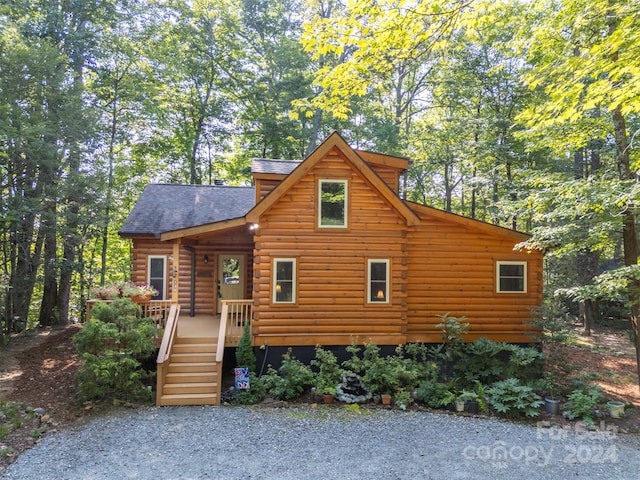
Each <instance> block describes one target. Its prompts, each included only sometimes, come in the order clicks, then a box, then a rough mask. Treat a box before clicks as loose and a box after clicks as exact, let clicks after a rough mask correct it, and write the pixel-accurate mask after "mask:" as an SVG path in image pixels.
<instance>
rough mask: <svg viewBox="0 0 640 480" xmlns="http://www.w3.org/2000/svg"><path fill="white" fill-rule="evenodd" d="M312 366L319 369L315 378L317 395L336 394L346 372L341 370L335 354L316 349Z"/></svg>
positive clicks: (318, 347)
mask: <svg viewBox="0 0 640 480" xmlns="http://www.w3.org/2000/svg"><path fill="white" fill-rule="evenodd" d="M311 365H312V366H314V367H317V368H318V373H317V374H316V376H315V386H316V393H317V394H320V395H322V394H329V393H330V394H335V393H336V387H337V386H338V384H339V383H340V382H341V381H342V377H343V376H344V375H345V373H346V372H345V371H344V370H343V369H342V368H340V365H339V364H338V360H337V359H336V356H335V355H334V354H333V352H330V351H329V350H325V349H323V348H322V347H320V346H317V347H316V358H315V359H314V360H311Z"/></svg>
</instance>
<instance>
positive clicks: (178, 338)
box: [173, 335, 218, 347]
mask: <svg viewBox="0 0 640 480" xmlns="http://www.w3.org/2000/svg"><path fill="white" fill-rule="evenodd" d="M187 343H213V344H215V345H217V344H218V339H217V338H216V337H181V336H179V335H177V336H176V338H175V340H174V342H173V346H174V347H175V346H176V345H184V344H187Z"/></svg>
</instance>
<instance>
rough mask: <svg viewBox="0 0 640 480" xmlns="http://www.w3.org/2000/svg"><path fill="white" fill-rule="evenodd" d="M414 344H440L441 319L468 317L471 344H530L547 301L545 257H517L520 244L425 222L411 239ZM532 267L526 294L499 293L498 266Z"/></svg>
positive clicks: (410, 320)
mask: <svg viewBox="0 0 640 480" xmlns="http://www.w3.org/2000/svg"><path fill="white" fill-rule="evenodd" d="M408 239H409V241H408V249H409V264H410V266H411V267H410V270H409V276H408V280H409V282H408V284H409V287H408V298H409V300H408V311H407V314H408V325H407V340H408V341H410V342H413V341H420V342H440V341H441V337H440V330H439V329H437V328H436V327H435V325H436V324H438V323H440V321H441V319H440V318H439V317H438V315H443V314H445V313H449V314H450V315H451V316H456V317H462V316H466V317H467V321H468V322H469V323H470V328H469V336H468V339H469V340H472V339H476V338H479V337H483V336H488V337H490V338H492V339H494V340H500V341H509V342H531V341H533V338H532V337H531V336H530V335H528V334H527V333H526V331H528V330H529V327H528V325H527V324H528V323H529V322H530V319H531V312H532V309H534V308H535V307H537V306H538V305H540V302H541V300H542V257H541V255H540V254H539V253H531V254H527V253H519V252H514V251H513V246H514V244H515V243H516V241H514V240H511V239H508V238H504V237H500V236H492V235H488V234H484V233H478V232H475V231H473V230H469V229H467V228H465V227H463V226H460V225H457V224H455V223H449V222H445V221H441V220H436V219H429V218H423V221H422V223H421V225H420V226H418V227H415V228H412V231H411V232H410V233H409V236H408ZM501 260H502V261H505V260H506V261H527V293H497V292H496V285H495V283H496V280H495V278H496V272H495V268H496V262H497V261H501Z"/></svg>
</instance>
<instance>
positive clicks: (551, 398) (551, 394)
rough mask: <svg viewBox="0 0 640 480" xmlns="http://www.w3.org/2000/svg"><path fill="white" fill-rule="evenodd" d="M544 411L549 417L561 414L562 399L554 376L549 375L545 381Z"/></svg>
mask: <svg viewBox="0 0 640 480" xmlns="http://www.w3.org/2000/svg"><path fill="white" fill-rule="evenodd" d="M544 391H545V396H544V410H545V412H547V413H548V414H549V415H558V414H560V397H559V396H558V393H557V391H556V382H555V378H554V376H553V375H552V374H549V373H548V374H547V375H546V377H545V379H544Z"/></svg>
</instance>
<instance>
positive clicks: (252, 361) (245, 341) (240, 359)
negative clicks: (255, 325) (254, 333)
mask: <svg viewBox="0 0 640 480" xmlns="http://www.w3.org/2000/svg"><path fill="white" fill-rule="evenodd" d="M236 365H237V366H238V367H247V368H248V369H249V371H250V372H254V373H255V371H256V355H255V353H254V352H253V345H252V343H251V324H250V323H249V322H246V323H245V324H244V330H243V331H242V337H241V338H240V342H238V347H237V348H236Z"/></svg>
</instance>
